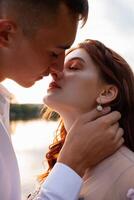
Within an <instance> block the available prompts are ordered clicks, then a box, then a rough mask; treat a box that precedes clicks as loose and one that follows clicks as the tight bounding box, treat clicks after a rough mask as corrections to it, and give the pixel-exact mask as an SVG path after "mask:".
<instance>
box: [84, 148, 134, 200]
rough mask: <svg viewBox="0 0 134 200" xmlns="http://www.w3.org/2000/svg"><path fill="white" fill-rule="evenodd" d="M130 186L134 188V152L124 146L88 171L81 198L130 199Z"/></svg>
mask: <svg viewBox="0 0 134 200" xmlns="http://www.w3.org/2000/svg"><path fill="white" fill-rule="evenodd" d="M130 188H134V152H132V151H130V150H129V149H128V148H126V147H125V146H123V147H121V148H120V149H119V150H118V151H117V152H116V153H115V154H113V155H112V156H110V157H109V158H107V159H105V160H104V161H103V162H101V163H100V164H98V165H97V166H96V167H95V168H93V169H92V171H90V172H88V171H87V172H86V180H85V181H84V183H83V187H82V189H81V193H80V199H84V200H128V199H129V198H128V197H127V193H128V190H129V189H130ZM130 199H131V198H130Z"/></svg>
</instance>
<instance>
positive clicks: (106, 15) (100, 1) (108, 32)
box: [3, 0, 134, 103]
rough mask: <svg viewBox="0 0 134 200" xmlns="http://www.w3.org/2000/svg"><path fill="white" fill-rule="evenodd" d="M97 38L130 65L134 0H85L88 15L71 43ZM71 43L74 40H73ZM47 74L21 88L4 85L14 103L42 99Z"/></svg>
mask: <svg viewBox="0 0 134 200" xmlns="http://www.w3.org/2000/svg"><path fill="white" fill-rule="evenodd" d="M86 38H92V39H97V40H100V41H102V42H103V43H105V44H106V45H107V46H109V47H111V48H113V49H114V50H115V51H117V52H118V53H119V54H121V55H122V56H123V57H124V58H125V59H126V60H127V62H128V63H129V64H130V66H131V67H132V68H133V69H134V49H133V48H134V0H111V1H110V0H89V17H88V21H87V23H86V25H85V26H84V27H83V28H82V29H79V30H78V33H77V37H76V40H75V43H77V42H80V41H82V40H84V39H86ZM75 43H74V44H75ZM49 81H50V78H49V77H47V78H46V77H45V78H44V79H43V80H41V81H38V82H37V83H36V84H35V85H34V86H33V87H31V88H28V89H25V88H23V87H21V86H19V85H18V84H16V83H15V82H13V81H11V80H5V81H4V82H3V84H4V86H6V88H7V89H8V90H9V91H10V92H11V93H13V94H14V96H15V99H16V101H17V102H18V103H42V99H43V96H44V94H45V92H46V88H47V86H48V83H49Z"/></svg>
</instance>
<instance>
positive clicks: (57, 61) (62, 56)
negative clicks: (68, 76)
mask: <svg viewBox="0 0 134 200" xmlns="http://www.w3.org/2000/svg"><path fill="white" fill-rule="evenodd" d="M64 60H65V51H64V52H62V53H61V54H60V55H58V57H57V58H56V59H55V61H54V63H53V68H55V69H56V70H57V71H60V72H61V71H63V67H64Z"/></svg>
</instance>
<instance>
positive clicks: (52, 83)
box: [48, 82, 61, 90]
mask: <svg viewBox="0 0 134 200" xmlns="http://www.w3.org/2000/svg"><path fill="white" fill-rule="evenodd" d="M55 88H58V89H61V87H60V86H59V85H58V84H57V83H56V82H51V83H50V84H49V87H48V90H51V89H55Z"/></svg>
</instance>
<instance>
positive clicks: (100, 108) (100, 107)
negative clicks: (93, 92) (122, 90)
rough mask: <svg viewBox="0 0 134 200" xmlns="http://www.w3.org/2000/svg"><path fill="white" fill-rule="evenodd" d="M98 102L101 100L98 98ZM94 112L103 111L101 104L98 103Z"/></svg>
mask: <svg viewBox="0 0 134 200" xmlns="http://www.w3.org/2000/svg"><path fill="white" fill-rule="evenodd" d="M100 102H101V98H100ZM96 110H97V111H99V112H101V111H102V110H103V107H102V105H101V103H99V104H98V105H97V107H96Z"/></svg>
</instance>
